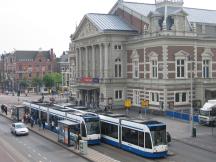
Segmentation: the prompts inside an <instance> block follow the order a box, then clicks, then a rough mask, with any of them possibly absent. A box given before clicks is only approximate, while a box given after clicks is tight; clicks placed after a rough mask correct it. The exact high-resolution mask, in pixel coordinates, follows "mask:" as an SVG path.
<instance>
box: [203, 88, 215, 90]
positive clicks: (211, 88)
mask: <svg viewBox="0 0 216 162" xmlns="http://www.w3.org/2000/svg"><path fill="white" fill-rule="evenodd" d="M205 90H207V91H216V88H206V89H205Z"/></svg>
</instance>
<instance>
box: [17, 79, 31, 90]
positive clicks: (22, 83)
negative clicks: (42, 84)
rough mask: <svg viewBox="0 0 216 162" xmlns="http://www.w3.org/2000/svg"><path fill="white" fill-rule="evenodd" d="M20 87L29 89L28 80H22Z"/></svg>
mask: <svg viewBox="0 0 216 162" xmlns="http://www.w3.org/2000/svg"><path fill="white" fill-rule="evenodd" d="M19 87H20V89H26V88H27V87H29V82H28V81H27V80H26V79H24V80H21V81H20V82H19Z"/></svg>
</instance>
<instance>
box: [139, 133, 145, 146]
mask: <svg viewBox="0 0 216 162" xmlns="http://www.w3.org/2000/svg"><path fill="white" fill-rule="evenodd" d="M139 146H140V147H144V133H143V132H139Z"/></svg>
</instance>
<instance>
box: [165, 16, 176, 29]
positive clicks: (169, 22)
mask: <svg viewBox="0 0 216 162" xmlns="http://www.w3.org/2000/svg"><path fill="white" fill-rule="evenodd" d="M166 21H167V30H172V26H173V24H174V19H173V18H172V17H171V16H168V17H167V20H166Z"/></svg>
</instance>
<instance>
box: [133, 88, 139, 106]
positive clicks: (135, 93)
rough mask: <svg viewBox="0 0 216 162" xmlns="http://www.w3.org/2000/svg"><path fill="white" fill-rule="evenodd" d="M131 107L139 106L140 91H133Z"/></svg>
mask: <svg viewBox="0 0 216 162" xmlns="http://www.w3.org/2000/svg"><path fill="white" fill-rule="evenodd" d="M133 105H134V106H140V91H139V90H133Z"/></svg>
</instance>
